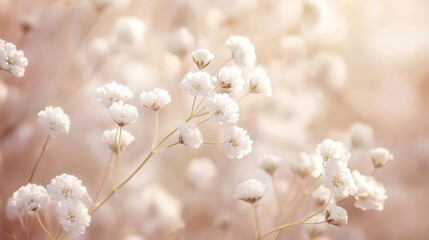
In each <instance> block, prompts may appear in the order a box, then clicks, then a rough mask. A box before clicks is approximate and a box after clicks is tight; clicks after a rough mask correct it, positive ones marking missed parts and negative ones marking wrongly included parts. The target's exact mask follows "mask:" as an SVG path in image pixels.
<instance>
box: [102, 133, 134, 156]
mask: <svg viewBox="0 0 429 240" xmlns="http://www.w3.org/2000/svg"><path fill="white" fill-rule="evenodd" d="M115 137H116V139H115ZM118 139H119V133H117V129H116V128H113V129H110V130H106V131H104V132H103V135H102V137H101V140H102V141H103V142H105V143H106V144H107V146H109V148H110V150H112V151H113V152H116V151H117V148H118V146H117V141H118ZM134 139H135V138H134V136H133V135H132V134H131V133H129V132H128V131H125V130H123V129H122V133H121V145H120V146H121V150H123V149H124V148H126V147H127V146H128V145H130V144H131V143H132V142H134Z"/></svg>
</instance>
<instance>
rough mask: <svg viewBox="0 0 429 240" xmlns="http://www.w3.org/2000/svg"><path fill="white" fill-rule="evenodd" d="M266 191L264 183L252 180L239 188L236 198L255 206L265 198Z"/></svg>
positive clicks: (236, 191)
mask: <svg viewBox="0 0 429 240" xmlns="http://www.w3.org/2000/svg"><path fill="white" fill-rule="evenodd" d="M266 190H267V186H266V185H265V184H264V183H263V182H261V181H258V180H256V179H253V178H252V179H250V180H247V181H245V182H243V183H241V184H239V185H238V186H237V188H236V190H235V195H234V197H235V198H238V199H240V200H243V201H245V202H248V203H250V204H253V203H255V202H257V201H259V199H261V198H262V197H263V196H264V194H265V192H266Z"/></svg>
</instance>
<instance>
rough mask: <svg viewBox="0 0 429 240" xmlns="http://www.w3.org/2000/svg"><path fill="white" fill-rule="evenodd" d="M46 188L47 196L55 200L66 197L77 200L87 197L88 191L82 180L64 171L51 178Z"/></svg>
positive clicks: (66, 198)
mask: <svg viewBox="0 0 429 240" xmlns="http://www.w3.org/2000/svg"><path fill="white" fill-rule="evenodd" d="M47 188H48V193H49V196H50V197H51V199H53V200H55V201H62V200H68V199H71V200H73V201H79V200H85V199H87V198H88V192H87V191H86V187H84V186H83V185H82V181H81V180H80V179H78V178H77V177H75V176H73V175H68V174H65V173H63V174H61V175H59V176H56V177H55V178H53V179H52V180H51V183H50V184H49V185H48V187H47Z"/></svg>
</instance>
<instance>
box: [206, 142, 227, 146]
mask: <svg viewBox="0 0 429 240" xmlns="http://www.w3.org/2000/svg"><path fill="white" fill-rule="evenodd" d="M203 144H205V145H214V146H219V145H222V144H223V143H214V142H203Z"/></svg>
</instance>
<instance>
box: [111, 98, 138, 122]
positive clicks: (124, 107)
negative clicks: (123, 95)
mask: <svg viewBox="0 0 429 240" xmlns="http://www.w3.org/2000/svg"><path fill="white" fill-rule="evenodd" d="M108 112H109V115H110V116H111V117H112V118H113V121H115V122H116V123H117V124H118V125H119V126H121V127H123V126H125V125H127V124H130V123H133V122H135V121H136V119H137V117H138V116H139V114H138V112H137V108H136V107H134V106H132V105H129V104H124V103H123V102H122V101H120V102H115V103H113V104H112V106H110V107H109V110H108Z"/></svg>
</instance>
